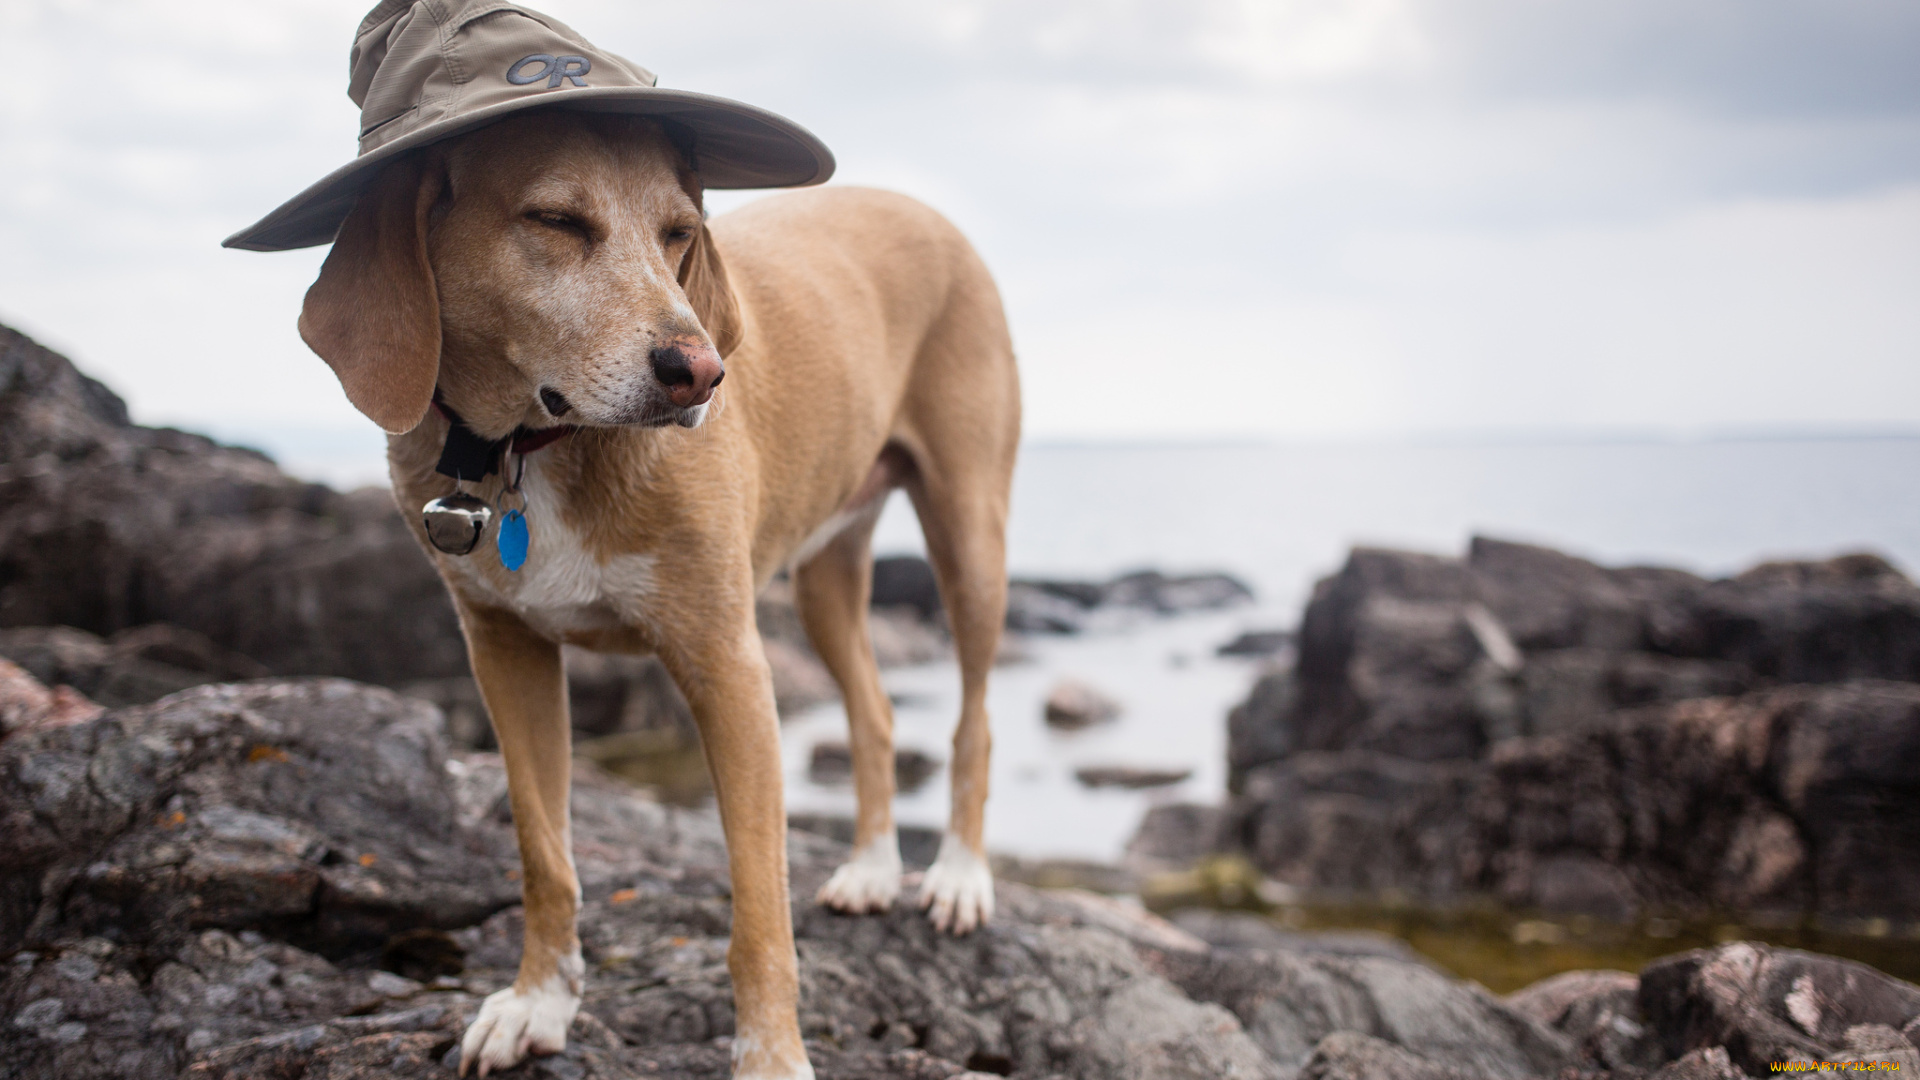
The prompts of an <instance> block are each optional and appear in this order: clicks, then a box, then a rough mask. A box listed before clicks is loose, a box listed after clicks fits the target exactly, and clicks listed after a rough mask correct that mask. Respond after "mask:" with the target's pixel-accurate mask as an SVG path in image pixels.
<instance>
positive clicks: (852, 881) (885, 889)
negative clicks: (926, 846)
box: [814, 829, 900, 915]
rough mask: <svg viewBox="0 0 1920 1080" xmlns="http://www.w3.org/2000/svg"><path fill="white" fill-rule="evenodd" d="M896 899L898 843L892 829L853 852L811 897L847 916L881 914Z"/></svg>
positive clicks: (898, 880) (897, 889)
mask: <svg viewBox="0 0 1920 1080" xmlns="http://www.w3.org/2000/svg"><path fill="white" fill-rule="evenodd" d="M899 896H900V839H899V837H898V836H897V835H896V834H895V833H894V831H893V830H892V829H888V830H887V831H886V832H885V833H882V834H881V835H879V836H877V837H875V838H874V839H873V841H872V842H871V843H869V844H868V845H867V846H866V847H863V848H861V849H860V850H859V851H856V852H854V854H853V858H851V859H848V860H847V861H846V862H845V863H843V864H842V865H841V867H840V868H839V869H838V870H835V871H834V872H833V876H832V877H830V878H828V879H827V883H826V884H825V885H822V886H820V892H819V893H818V894H817V895H816V896H815V897H814V899H816V900H818V901H819V902H820V903H821V904H824V905H825V906H827V907H830V908H832V909H833V910H835V911H843V912H846V913H847V914H849V915H864V914H866V913H868V912H880V911H885V910H887V909H888V908H890V907H892V906H893V902H894V900H895V899H897V898H898V897H899Z"/></svg>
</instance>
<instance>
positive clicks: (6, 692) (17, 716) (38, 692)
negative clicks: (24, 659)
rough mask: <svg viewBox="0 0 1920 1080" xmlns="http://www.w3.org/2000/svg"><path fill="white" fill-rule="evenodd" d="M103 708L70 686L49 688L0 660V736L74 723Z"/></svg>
mask: <svg viewBox="0 0 1920 1080" xmlns="http://www.w3.org/2000/svg"><path fill="white" fill-rule="evenodd" d="M102 711H104V710H103V709H102V707H101V706H100V705H98V704H95V703H94V702H92V701H89V700H88V699H87V697H86V695H84V694H81V693H80V692H79V691H77V690H75V689H74V688H73V687H71V686H59V687H55V688H54V689H52V690H49V689H47V688H46V687H45V686H44V685H42V684H41V682H40V680H38V679H36V678H34V677H33V676H32V675H31V674H29V673H28V672H27V671H26V669H24V668H22V667H20V666H19V665H18V664H15V663H13V662H11V661H9V660H5V659H0V739H4V738H6V737H7V736H9V735H12V734H14V733H15V732H26V731H31V730H36V729H41V728H51V727H60V726H63V725H66V724H77V723H80V722H82V721H86V720H91V719H93V718H94V717H96V716H98V715H100V713H101V712H102Z"/></svg>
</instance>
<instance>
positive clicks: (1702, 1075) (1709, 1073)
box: [1652, 1046, 1747, 1080]
mask: <svg viewBox="0 0 1920 1080" xmlns="http://www.w3.org/2000/svg"><path fill="white" fill-rule="evenodd" d="M1746 1075H1747V1074H1745V1073H1743V1072H1740V1071H1739V1070H1737V1069H1735V1068H1734V1067H1733V1062H1731V1061H1729V1060H1728V1059H1727V1048H1726V1047H1724V1046H1711V1047H1707V1048H1705V1049H1702V1050H1690V1051H1688V1052H1687V1053H1686V1054H1684V1055H1682V1056H1681V1057H1680V1058H1679V1059H1678V1060H1676V1061H1674V1062H1672V1063H1670V1064H1668V1065H1666V1066H1665V1067H1663V1068H1661V1069H1660V1070H1659V1071H1657V1072H1655V1073H1654V1074H1653V1077H1652V1080H1746Z"/></svg>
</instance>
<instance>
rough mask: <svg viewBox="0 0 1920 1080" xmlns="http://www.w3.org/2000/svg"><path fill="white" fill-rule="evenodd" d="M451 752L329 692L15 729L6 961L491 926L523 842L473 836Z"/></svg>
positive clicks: (275, 694)
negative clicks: (509, 862) (73, 944)
mask: <svg viewBox="0 0 1920 1080" xmlns="http://www.w3.org/2000/svg"><path fill="white" fill-rule="evenodd" d="M442 738H443V737H442V735H441V733H440V718H439V716H438V714H437V713H435V712H434V711H433V710H431V709H430V708H427V707H425V706H422V705H419V704H417V703H414V702H411V701H408V700H407V699H404V698H401V697H399V696H397V695H395V694H393V693H391V692H388V691H381V690H374V689H370V688H366V687H361V686H357V685H354V684H351V683H346V682H341V681H327V680H320V681H313V682H295V683H254V684H248V685H245V686H215V687H203V688H199V689H194V690H188V691H185V692H183V693H181V694H178V695H175V696H174V697H171V698H166V699H162V701H160V702H157V703H155V704H152V705H147V706H140V707H136V708H133V709H126V710H121V711H117V712H112V713H108V714H106V715H104V716H101V717H99V718H97V719H94V720H91V721H88V722H84V723H78V724H69V725H67V726H64V727H58V728H52V729H46V728H41V729H30V730H28V731H26V732H23V733H19V734H16V735H15V736H14V737H12V738H9V739H7V740H6V741H5V742H4V743H0V820H4V821H5V822H6V823H7V824H6V827H5V828H4V829H3V830H0V866H5V867H7V868H8V869H7V872H6V874H5V876H4V878H0V949H6V950H11V949H16V948H21V947H28V948H32V947H36V946H38V945H40V944H41V943H44V942H49V941H53V940H57V939H59V938H61V937H63V936H65V935H86V934H91V933H96V932H101V931H107V930H111V931H112V932H114V933H115V934H117V935H119V936H121V938H122V939H123V940H128V941H132V940H137V939H138V937H139V936H140V935H143V934H153V935H159V937H160V938H161V939H162V944H163V947H164V944H165V943H166V942H170V941H173V940H174V939H176V938H178V937H179V936H181V935H184V934H188V933H190V932H192V931H195V930H200V929H228V930H236V931H237V930H241V929H261V928H272V929H273V930H274V931H275V932H276V933H277V934H279V935H280V936H282V937H283V938H285V939H286V940H290V941H295V942H299V943H301V944H303V946H305V947H308V948H312V949H315V950H317V951H320V952H322V953H331V954H334V955H340V954H344V953H346V952H350V951H352V950H355V949H361V948H367V947H370V946H378V945H379V944H380V943H381V942H382V941H384V940H385V939H386V938H387V937H388V936H390V935H392V934H394V933H396V932H398V931H400V930H404V929H409V928H413V927H422V926H459V925H463V924H466V923H470V922H472V921H474V920H476V919H478V918H482V917H484V916H485V915H486V914H487V913H489V912H491V911H494V910H497V909H499V908H500V907H502V906H505V905H506V904H510V903H512V902H514V900H515V899H516V894H517V887H516V886H514V884H513V883H512V882H511V881H508V880H507V879H506V876H505V860H506V859H508V858H509V857H510V854H509V853H510V852H511V850H512V848H511V841H510V839H509V838H508V837H507V836H506V835H505V834H503V833H498V832H495V833H494V834H491V835H488V836H480V835H476V834H474V833H472V832H471V831H470V830H467V829H465V828H463V827H462V826H461V824H460V822H459V820H458V818H457V815H456V810H455V803H454V800H453V798H452V797H451V795H450V793H449V791H448V784H447V782H446V781H445V780H444V779H441V777H443V776H444V775H445V772H446V767H447V764H446V757H445V745H444V743H443V742H442ZM485 855H491V856H492V858H491V859H489V858H487V857H485ZM476 856H481V857H476Z"/></svg>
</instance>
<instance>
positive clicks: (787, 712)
mask: <svg viewBox="0 0 1920 1080" xmlns="http://www.w3.org/2000/svg"><path fill="white" fill-rule="evenodd" d="M762 644H763V646H764V647H765V649H766V654H767V666H768V667H769V668H771V669H772V670H773V702H774V705H775V706H776V707H777V708H778V709H779V710H780V715H782V716H792V715H794V714H795V713H798V712H801V711H803V710H805V709H810V708H812V707H813V706H815V705H821V704H825V703H826V702H829V701H833V700H835V699H836V698H838V697H839V696H840V684H838V683H836V682H834V681H833V676H832V675H831V674H829V673H828V671H827V668H826V665H825V664H822V663H821V662H820V661H819V659H818V658H816V657H815V656H814V655H813V650H812V649H811V648H809V647H804V646H800V645H794V644H791V643H789V642H786V641H782V640H780V639H779V638H768V639H766V640H765V641H764V642H762Z"/></svg>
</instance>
